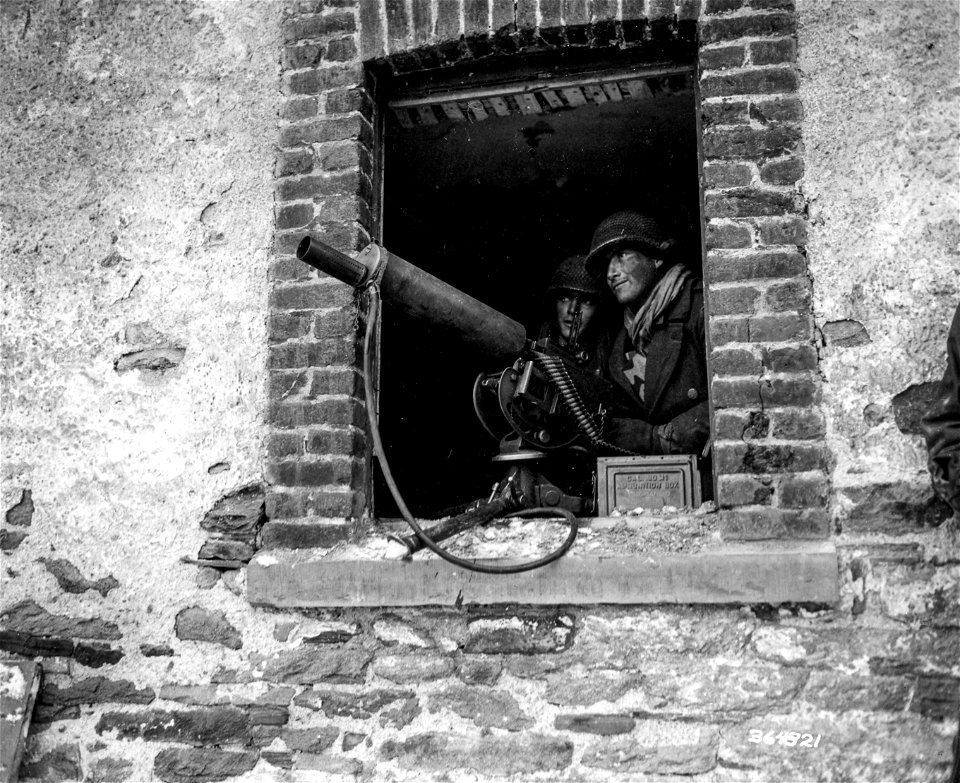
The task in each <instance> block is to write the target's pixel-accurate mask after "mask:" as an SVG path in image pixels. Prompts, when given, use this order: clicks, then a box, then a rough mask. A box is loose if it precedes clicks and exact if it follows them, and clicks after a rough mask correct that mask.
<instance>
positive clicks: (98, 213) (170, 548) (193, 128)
mask: <svg viewBox="0 0 960 783" xmlns="http://www.w3.org/2000/svg"><path fill="white" fill-rule="evenodd" d="M25 9H26V10H25ZM0 14H2V16H0V24H2V40H0V50H2V51H3V52H4V53H5V54H4V56H3V63H2V65H0V72H2V73H3V74H4V79H3V82H2V85H0V100H2V109H0V117H2V124H3V138H4V140H5V141H4V148H3V151H2V153H0V155H2V161H0V166H2V168H0V175H2V180H3V193H2V197H0V199H2V202H0V210H2V212H0V214H2V224H0V229H2V245H0V250H2V264H3V317H2V323H3V349H4V360H3V429H2V437H3V465H2V473H3V487H2V501H3V507H4V509H7V508H10V507H11V506H12V505H13V504H14V503H16V502H17V501H18V500H19V499H20V493H21V490H22V489H23V488H30V489H32V491H33V499H34V502H35V503H36V512H35V514H34V517H33V520H32V524H31V526H30V527H29V528H24V530H26V531H27V533H28V535H27V538H26V539H25V541H24V542H23V544H21V546H20V547H19V549H18V551H16V552H14V553H13V554H12V555H11V556H9V557H5V563H6V566H7V568H8V570H7V572H6V573H5V574H4V575H3V580H4V583H5V584H4V591H3V592H4V604H5V605H8V604H10V603H13V602H14V601H16V600H18V599H19V598H21V597H26V596H30V597H32V598H34V599H35V600H37V601H38V602H40V603H42V604H46V603H49V604H53V603H54V602H55V603H56V604H57V608H58V610H59V611H68V612H70V613H73V614H77V615H82V614H86V615H99V614H100V613H104V614H107V615H108V616H110V617H111V618H112V619H115V620H116V621H118V622H119V624H120V626H121V628H122V630H123V632H124V634H126V633H127V632H134V633H135V634H136V635H137V636H139V637H140V638H141V639H142V640H143V641H157V642H161V641H164V642H165V641H167V640H168V639H169V638H170V636H171V631H172V627H173V615H174V614H175V613H176V611H178V610H179V609H180V608H182V607H183V606H184V605H185V602H186V603H189V601H190V600H191V596H192V594H193V593H195V592H196V591H197V587H196V567H195V566H192V565H188V564H185V563H181V562H180V558H181V557H182V556H183V555H196V553H197V550H198V548H199V546H200V544H201V543H202V541H203V534H202V531H201V530H200V527H199V521H200V519H201V518H202V517H203V515H204V512H205V511H206V510H207V509H208V508H210V506H211V505H212V504H213V503H214V502H215V500H216V499H217V498H218V497H219V496H221V495H222V494H223V493H224V492H226V491H228V490H230V489H233V488H236V487H238V486H241V485H243V484H246V483H248V482H251V481H256V480H259V479H260V471H261V464H260V457H261V448H262V426H263V425H262V418H263V409H264V405H265V380H264V376H265V364H266V358H265V356H266V346H267V339H266V328H265V318H266V300H267V286H268V280H267V273H266V269H267V266H268V259H269V252H270V244H271V240H272V229H273V211H272V202H273V197H272V165H273V149H272V144H271V139H272V138H273V137H274V136H275V134H276V123H277V105H278V97H279V88H278V84H279V76H278V70H279V62H278V60H279V51H280V43H279V23H280V15H279V13H278V9H277V4H276V3H275V2H270V1H269V0H243V1H242V2H230V1H228V0H221V1H219V2H215V1H205V0H198V1H197V2H186V3H172V2H105V1H103V2H83V1H82V0H81V1H76V0H73V1H71V2H65V3H55V2H42V3H32V2H31V3H4V4H3V7H2V9H0ZM157 349H159V350H160V351H161V354H160V355H161V356H166V357H168V359H169V357H170V356H172V357H173V362H172V363H171V362H170V361H169V360H167V361H166V362H164V361H160V362H159V363H157V362H154V363H153V364H151V363H150V361H149V359H150V357H151V356H153V355H154V354H151V353H150V351H155V350H157ZM141 350H143V351H146V352H147V353H146V356H147V360H148V361H147V362H146V368H143V369H138V368H131V369H127V370H125V371H123V372H121V371H118V369H115V364H116V362H117V361H118V360H119V359H120V358H121V357H124V356H127V355H137V354H136V352H138V351H141ZM164 350H166V351H167V353H163V351H164ZM171 351H172V352H171ZM178 352H182V360H180V361H179V363H176V360H177V356H178V355H179V353H178ZM151 366H152V367H156V368H157V369H149V368H150V367H151ZM121 369H122V367H121ZM217 463H228V464H229V469H227V470H223V469H222V466H221V468H218V469H216V470H215V471H214V472H213V473H210V472H208V469H209V468H210V467H211V466H214V465H215V464H217ZM53 553H55V554H53ZM42 556H46V557H55V558H65V559H67V560H69V561H70V562H72V563H73V564H75V565H76V566H77V567H78V568H79V569H80V571H81V572H82V573H83V574H84V575H85V576H86V577H88V578H90V579H98V578H100V577H104V576H106V575H108V574H112V575H113V576H114V577H115V578H116V579H117V580H119V582H120V588H119V589H117V590H115V591H113V592H112V593H111V594H110V596H109V597H108V598H107V599H106V600H103V599H101V597H100V596H98V595H97V594H96V593H94V592H87V593H84V594H83V595H63V594H61V593H60V590H59V589H58V588H57V584H56V582H55V580H54V578H53V576H52V575H51V574H49V573H47V571H46V569H45V568H44V566H43V565H42V564H41V563H39V562H38V560H37V558H39V557H42ZM14 575H16V576H17V578H11V577H13V576H14ZM224 592H226V591H224ZM222 600H223V603H224V604H225V606H224V608H225V609H226V610H227V611H228V613H229V614H230V615H231V616H233V615H238V616H242V615H246V614H249V613H248V612H246V610H245V604H244V602H243V601H242V599H241V598H239V597H237V596H234V595H231V594H229V593H227V594H226V596H225V597H224V598H223V599H222ZM241 619H242V617H241ZM135 629H136V630H135ZM128 660H129V658H128ZM181 660H182V659H181ZM121 666H123V664H121Z"/></svg>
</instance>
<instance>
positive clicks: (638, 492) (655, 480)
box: [597, 454, 701, 517]
mask: <svg viewBox="0 0 960 783" xmlns="http://www.w3.org/2000/svg"><path fill="white" fill-rule="evenodd" d="M700 502H701V491H700V471H699V470H697V458H696V456H694V455H692V454H673V455H670V456H663V457H659V456H658V457H600V458H598V459H597V516H600V517H607V516H610V514H611V513H612V512H613V510H614V509H615V508H620V509H622V510H624V511H630V510H632V509H635V508H645V509H661V508H663V507H664V506H676V507H677V508H682V507H684V506H687V507H691V508H696V507H697V506H699V505H700Z"/></svg>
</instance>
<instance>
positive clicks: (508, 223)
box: [374, 73, 701, 518]
mask: <svg viewBox="0 0 960 783" xmlns="http://www.w3.org/2000/svg"><path fill="white" fill-rule="evenodd" d="M648 83H649V84H650V88H651V89H650V94H649V95H647V96H646V97H645V98H644V99H624V100H620V101H608V102H605V103H602V104H600V105H596V104H592V103H586V104H585V105H582V106H579V107H576V108H567V107H564V108H562V109H560V110H558V111H552V112H547V111H545V112H544V113H543V114H533V115H524V114H519V113H514V114H511V115H510V116H502V117H501V116H495V115H494V114H492V113H490V114H489V116H488V117H487V118H486V119H483V120H482V121H475V120H474V121H471V119H470V118H469V117H466V118H465V119H464V120H450V119H448V118H446V117H445V116H444V114H443V113H442V112H440V111H434V112H432V114H431V115H430V119H431V120H432V119H434V118H435V119H436V124H414V125H413V127H402V126H401V124H400V123H399V122H398V119H397V116H396V114H395V112H392V111H391V110H390V109H387V110H386V112H385V114H386V119H385V127H384V149H385V155H384V165H383V185H384V198H383V244H384V246H385V247H386V248H387V249H388V250H389V251H390V252H391V253H394V254H396V255H399V256H400V257H402V258H404V259H406V260H407V261H409V262H410V263H412V264H415V265H416V266H418V267H420V268H422V269H424V270H425V271H427V272H430V273H431V274H433V275H435V276H437V277H439V278H441V279H442V280H444V281H446V282H447V283H450V284H451V285H454V286H456V287H457V288H460V289H462V290H463V291H464V292H466V293H468V294H470V295H471V296H473V297H475V298H477V299H480V300H481V301H483V302H485V303H487V304H488V305H490V306H492V307H494V308H496V309H498V310H500V311H502V312H504V313H506V314H507V315H509V316H510V317H512V318H514V319H516V320H518V321H521V322H522V323H523V324H525V325H526V326H527V328H528V336H536V331H537V329H538V327H539V324H540V323H541V321H542V320H543V317H544V314H545V311H544V297H543V292H544V289H545V288H546V286H547V283H548V281H549V278H550V275H551V272H552V271H553V269H554V268H555V267H556V266H557V264H558V263H559V262H560V261H562V260H563V259H564V258H566V257H567V256H569V255H572V254H574V253H586V252H587V250H588V249H589V246H590V238H591V235H592V233H593V230H594V228H595V227H596V225H597V223H598V222H599V221H600V220H602V219H603V218H604V217H606V216H607V215H608V214H610V213H612V212H615V211H618V210H622V209H636V210H640V211H645V212H651V213H654V214H656V215H657V216H658V217H659V218H660V219H661V220H662V221H663V222H664V223H665V224H666V225H667V226H669V227H670V228H671V230H672V231H673V232H674V235H675V237H676V238H677V240H678V241H679V242H680V243H682V245H683V246H684V250H683V252H684V255H685V258H686V263H687V264H688V265H689V266H690V267H691V268H692V269H694V270H695V271H696V272H697V273H699V272H700V269H701V249H700V248H701V244H700V213H699V186H698V160H697V122H696V111H697V109H696V99H695V94H694V90H693V86H692V74H691V73H686V74H681V75H673V76H669V77H661V78H657V79H650V80H649V82H648ZM545 108H546V107H545ZM414 117H415V119H416V115H414ZM405 124H406V125H410V124H411V123H410V122H409V121H407V122H406V123H405ZM612 309H613V308H611V310H612ZM504 366H506V365H505V364H504V363H503V362H502V361H501V362H499V363H498V362H496V361H493V362H492V361H491V359H490V358H489V357H484V356H481V355H477V354H476V353H473V352H471V351H470V350H469V349H467V348H464V347H463V346H462V345H460V344H452V343H450V342H448V341H445V340H444V339H442V338H441V337H438V335H437V334H435V333H434V332H433V331H432V330H430V329H429V328H425V327H424V326H423V325H422V324H418V323H413V322H410V321H408V320H407V319H405V318H403V317H401V316H398V315H397V313H396V311H395V308H391V306H390V304H389V302H388V303H385V305H384V321H383V330H382V341H381V379H380V381H381V395H380V414H381V429H382V436H383V440H384V444H385V448H386V450H387V455H388V458H389V459H390V462H391V468H392V470H393V473H394V477H395V478H396V480H397V484H398V486H399V488H400V491H401V492H402V493H403V495H404V499H405V500H406V502H407V504H408V505H409V507H410V509H411V511H412V512H413V513H414V514H415V515H417V516H419V517H424V518H430V517H435V516H438V515H441V514H442V513H443V512H444V511H445V510H447V509H450V508H452V507H455V506H457V505H458V504H461V503H466V502H468V501H470V500H473V499H475V498H478V497H480V496H484V497H486V496H487V495H488V494H489V492H490V488H491V485H492V484H493V483H494V482H495V481H496V480H497V479H498V478H500V476H501V475H502V474H503V467H502V466H498V465H496V464H492V463H491V462H490V458H491V457H492V456H494V455H495V454H496V453H497V443H496V442H495V441H494V440H493V439H492V438H491V436H490V435H488V434H487V433H486V432H485V431H484V430H483V428H482V427H481V425H480V423H479V422H478V421H477V419H476V416H475V414H474V411H473V406H472V402H471V389H472V385H473V381H474V378H475V377H476V375H477V374H478V373H479V372H481V371H488V372H490V371H493V370H496V369H499V368H502V367H504ZM374 489H375V493H374V503H375V511H376V514H377V516H378V517H380V518H391V517H396V516H399V513H398V511H397V508H396V506H395V504H394V502H393V500H392V498H391V497H390V494H389V492H388V491H387V489H386V486H385V484H384V482H383V480H382V476H381V475H380V472H379V469H377V470H375V487H374Z"/></svg>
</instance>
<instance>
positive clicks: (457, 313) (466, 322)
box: [297, 237, 526, 359]
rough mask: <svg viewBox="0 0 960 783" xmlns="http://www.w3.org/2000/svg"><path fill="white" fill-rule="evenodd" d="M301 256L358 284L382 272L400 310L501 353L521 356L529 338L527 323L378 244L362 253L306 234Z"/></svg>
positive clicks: (389, 297) (383, 288) (387, 295)
mask: <svg viewBox="0 0 960 783" xmlns="http://www.w3.org/2000/svg"><path fill="white" fill-rule="evenodd" d="M297 258H299V259H300V260H301V261H303V262H304V263H306V264H309V265H310V266H312V267H314V268H315V269H319V270H320V271H322V272H326V273H327V274H329V275H330V276H331V277H335V278H336V279H337V280H340V281H341V282H344V283H347V284H348V285H351V286H353V287H354V288H360V287H362V286H364V285H366V284H367V283H368V282H369V281H370V280H376V279H377V277H379V278H380V280H379V284H380V292H381V294H382V296H383V300H384V302H386V303H387V304H388V305H389V306H391V307H393V308H396V309H397V310H399V311H400V312H403V313H404V314H406V315H408V316H410V317H412V318H415V319H417V320H420V321H425V322H426V323H428V324H430V326H431V327H433V328H438V329H442V330H443V331H445V332H447V334H449V335H451V336H453V337H455V338H459V339H460V340H462V341H464V342H465V343H467V344H469V345H472V346H474V347H476V348H478V349H479V350H480V351H482V352H483V353H484V354H486V355H489V356H491V357H494V358H497V359H507V358H509V359H512V358H514V357H516V355H517V354H519V353H520V352H521V351H522V350H523V347H524V345H525V344H526V330H525V329H524V327H523V324H521V323H519V322H518V321H514V320H513V319H512V318H510V317H509V316H506V315H504V314H503V313H501V312H500V311H499V310H494V309H493V308H492V307H490V306H489V305H486V304H484V303H483V302H481V301H479V300H478V299H474V298H473V297H472V296H469V295H467V294H465V293H464V292H463V291H461V290H459V289H458V288H454V287H453V286H452V285H449V284H448V283H445V282H443V281H442V280H440V279H439V278H437V277H434V276H433V275H431V274H429V273H427V272H424V271H423V270H422V269H420V268H419V267H416V266H414V265H413V264H411V263H409V262H408V261H404V260H403V259H402V258H400V257H399V256H395V255H393V253H390V252H388V251H386V250H384V249H383V248H382V247H380V246H379V245H376V244H373V243H371V244H369V245H367V246H366V247H365V248H364V249H363V250H362V251H360V253H359V254H358V255H357V257H356V258H351V257H350V256H348V255H346V254H345V253H341V252H340V251H339V250H336V249H335V248H332V247H330V246H329V245H326V244H324V243H323V242H318V241H317V240H316V239H313V238H312V237H304V238H303V239H302V240H301V242H300V244H299V245H298V246H297Z"/></svg>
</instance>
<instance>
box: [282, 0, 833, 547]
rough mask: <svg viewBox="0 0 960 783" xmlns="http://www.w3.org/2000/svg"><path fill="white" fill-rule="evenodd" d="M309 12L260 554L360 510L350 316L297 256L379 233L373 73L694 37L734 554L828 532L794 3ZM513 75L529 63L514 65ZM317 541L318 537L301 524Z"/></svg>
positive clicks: (341, 296) (722, 457)
mask: <svg viewBox="0 0 960 783" xmlns="http://www.w3.org/2000/svg"><path fill="white" fill-rule="evenodd" d="M514 5H515V4H514V3H513V2H497V1H496V0H490V2H487V0H483V2H470V1H469V0H466V1H465V2H441V3H430V2H414V3H412V4H407V3H405V2H393V1H392V0H389V1H386V0H385V1H384V2H364V3H360V4H359V6H358V5H356V4H352V3H336V4H329V3H328V4H319V5H318V4H313V3H300V4H297V5H296V7H295V8H294V9H293V10H292V12H291V15H290V16H289V17H288V18H287V20H286V21H285V23H284V34H285V39H286V44H285V50H284V58H283V62H284V66H285V73H284V76H283V87H284V93H285V100H284V110H283V121H282V127H281V130H280V152H279V155H278V162H277V170H276V176H277V189H276V194H277V252H278V257H277V261H276V263H275V265H274V290H273V294H272V298H271V316H270V329H271V335H270V339H271V358H270V393H271V399H272V404H271V410H270V425H271V427H272V434H271V436H270V440H269V455H268V471H267V478H268V480H269V481H271V482H272V483H273V490H272V493H271V495H270V500H269V509H268V510H269V514H270V516H271V518H272V520H273V521H272V522H271V524H270V525H268V528H267V532H266V540H267V541H268V543H271V544H279V545H292V546H297V545H309V544H311V543H314V544H323V543H325V542H326V543H329V542H330V541H332V540H335V539H336V537H337V536H342V535H345V534H347V533H348V532H349V527H348V526H347V525H345V524H343V522H342V518H344V517H357V516H359V515H361V514H362V513H363V512H364V510H365V509H366V508H367V500H368V498H367V497H366V494H365V493H366V491H367V482H368V477H369V472H368V461H367V460H368V456H369V455H368V446H367V440H366V437H365V435H364V426H365V425H364V420H363V415H362V390H361V384H360V382H359V376H358V374H357V369H356V368H357V367H358V361H359V360H358V358H357V351H358V346H357V334H356V331H355V330H354V328H353V321H354V313H355V309H356V305H355V304H354V302H353V300H352V296H351V293H350V292H349V290H347V288H346V287H345V286H343V285H341V284H338V283H336V282H333V281H331V280H329V279H324V278H323V277H322V276H318V275H317V274H316V273H315V272H313V271H312V270H311V269H309V268H308V267H305V266H304V265H302V264H299V263H298V262H297V261H296V260H295V258H294V257H293V255H292V253H293V249H294V248H295V246H296V243H297V241H298V239H299V238H300V237H302V236H303V234H304V233H307V232H309V233H312V234H314V235H315V236H317V237H318V238H320V239H323V240H324V241H328V242H329V243H330V244H332V245H334V246H335V247H337V248H338V249H341V250H344V251H346V252H350V251H351V250H354V249H357V248H358V247H359V246H362V245H363V244H364V243H365V242H367V241H368V240H369V238H370V236H372V235H375V234H376V227H375V225H374V218H373V209H372V206H373V205H372V199H373V196H372V182H373V171H372V167H371V160H372V158H371V140H372V125H371V103H370V95H369V93H368V92H367V91H366V89H365V87H364V81H363V69H362V64H361V63H364V62H368V63H369V62H373V63H375V64H378V65H379V66H381V67H387V68H390V69H393V70H394V71H396V72H409V71H416V70H421V69H424V68H436V67H441V68H442V67H443V66H445V65H452V64H454V63H458V62H464V61H468V60H471V59H473V60H476V59H481V58H483V57H485V56H488V55H493V54H499V55H509V54H516V55H518V56H520V55H522V54H524V53H532V52H542V51H549V50H556V49H560V48H592V49H595V50H597V51H601V50H603V49H604V48H606V47H610V46H617V47H643V46H644V45H647V44H650V43H652V42H653V43H656V42H657V41H669V40H677V39H681V40H689V41H694V40H695V39H696V37H697V35H698V33H697V29H698V28H697V26H698V24H699V41H700V48H699V68H700V91H701V97H702V123H703V158H704V168H703V184H704V188H705V192H704V199H705V203H704V214H705V218H706V245H707V258H706V266H705V274H706V278H707V283H708V310H709V340H710V343H711V345H712V353H711V357H710V361H711V366H712V371H713V373H714V380H713V386H712V398H713V404H714V407H715V409H716V419H715V436H716V440H715V446H714V462H715V468H716V473H717V484H718V499H719V504H720V506H721V507H722V509H723V510H724V511H723V513H724V517H723V530H724V535H725V536H726V537H728V538H741V539H751V538H771V537H775V538H822V537H825V536H827V534H828V513H827V507H826V504H827V499H828V497H829V482H828V478H827V471H828V468H829V462H830V459H829V453H828V451H827V449H826V447H825V445H824V434H825V427H824V419H823V416H822V414H821V413H820V410H819V403H820V399H821V382H820V377H819V375H818V373H817V363H818V356H817V351H816V349H815V347H814V345H813V321H812V311H811V287H810V280H809V277H808V275H807V264H806V258H805V254H804V247H805V244H806V235H807V220H806V214H805V204H804V200H803V198H802V197H801V196H800V195H799V194H798V191H797V187H796V183H797V181H798V179H799V178H800V177H801V176H802V174H803V159H802V137H801V120H802V116H803V112H802V107H801V106H800V101H799V98H798V97H797V86H798V71H797V65H796V18H795V14H794V13H793V4H792V3H790V2H771V1H770V0H754V2H752V3H747V2H741V1H740V0H707V1H706V2H704V3H703V4H702V7H701V4H700V3H698V2H689V1H684V2H677V3H674V2H661V1H655V0H649V1H648V2H646V3H643V2H625V3H612V2H607V3H602V2H592V3H587V2H559V0H557V1H556V2H547V0H542V1H541V2H520V3H517V4H516V7H514ZM519 62H520V60H519V59H518V63H519ZM308 518H309V519H310V523H309V524H305V520H306V519H308Z"/></svg>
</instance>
